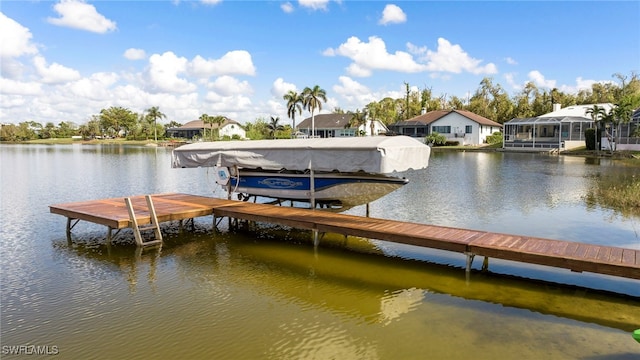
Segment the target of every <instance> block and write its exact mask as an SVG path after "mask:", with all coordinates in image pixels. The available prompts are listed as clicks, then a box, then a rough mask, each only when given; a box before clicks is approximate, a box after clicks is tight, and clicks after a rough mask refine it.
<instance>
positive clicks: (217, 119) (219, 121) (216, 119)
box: [211, 115, 227, 139]
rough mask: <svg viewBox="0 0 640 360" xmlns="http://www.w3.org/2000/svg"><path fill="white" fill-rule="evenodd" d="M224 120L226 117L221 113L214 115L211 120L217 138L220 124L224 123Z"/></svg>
mask: <svg viewBox="0 0 640 360" xmlns="http://www.w3.org/2000/svg"><path fill="white" fill-rule="evenodd" d="M226 120H227V118H226V117H224V116H222V115H216V116H214V117H213V118H212V120H211V121H213V123H214V124H216V137H217V138H218V139H220V126H222V124H224V122H225V121H226Z"/></svg>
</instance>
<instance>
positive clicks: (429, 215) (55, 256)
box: [0, 144, 640, 359]
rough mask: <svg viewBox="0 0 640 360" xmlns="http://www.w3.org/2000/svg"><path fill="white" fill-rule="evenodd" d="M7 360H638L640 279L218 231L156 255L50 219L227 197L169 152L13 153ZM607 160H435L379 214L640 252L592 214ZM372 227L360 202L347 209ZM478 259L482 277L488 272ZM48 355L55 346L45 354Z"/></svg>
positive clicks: (639, 225)
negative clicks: (172, 196)
mask: <svg viewBox="0 0 640 360" xmlns="http://www.w3.org/2000/svg"><path fill="white" fill-rule="evenodd" d="M0 171H1V174H0V180H1V182H0V196H1V197H0V201H1V206H2V213H1V220H0V222H1V229H0V251H1V253H0V265H1V268H0V270H1V274H0V286H1V299H0V300H1V303H0V306H1V319H0V320H1V332H2V333H1V339H0V340H1V344H2V349H1V350H2V354H1V355H0V356H1V357H2V358H3V359H5V358H12V356H9V355H7V352H8V351H9V348H8V346H20V345H35V346H41V347H45V346H48V347H49V348H46V349H48V350H50V352H58V357H59V358H70V359H80V358H93V359H147V358H158V359H165V358H166V359H173V358H185V359H210V358H214V359H218V358H227V359H238V358H242V359H424V358H434V359H438V358H446V359H452V358H459V359H465V358H474V359H496V358H505V359H513V358H518V359H540V358H545V359H567V358H581V359H610V358H614V359H624V358H629V359H631V358H638V356H640V344H638V343H636V342H635V341H634V340H633V339H632V338H631V335H630V332H631V331H632V330H633V329H635V328H640V282H638V281H632V280H625V279H618V278H613V277H607V276H599V275H594V274H587V273H584V274H576V273H571V272H569V271H565V270H559V269H550V268H543V267H536V266H529V265H522V264H517V263H510V262H506V261H498V260H494V259H491V261H490V267H489V269H490V272H489V273H479V272H474V273H472V274H471V277H470V278H469V279H467V278H466V277H465V273H464V270H463V267H464V262H465V259H464V257H463V256H462V255H460V254H449V253H445V252H438V251H433V250H426V249H416V248H413V247H410V246H398V245H390V244H387V243H382V242H377V241H366V240H364V239H357V238H349V239H347V240H345V239H344V238H342V237H338V236H332V235H327V236H325V238H323V240H322V243H321V246H320V247H319V248H318V249H316V250H314V248H313V246H312V245H311V244H310V238H311V236H310V234H308V233H305V232H301V231H293V230H289V229H282V228H279V227H274V226H267V225H263V226H262V227H261V228H260V229H259V230H257V231H255V230H254V231H248V230H240V231H238V232H235V233H230V232H229V231H227V229H226V228H225V226H224V222H223V225H222V226H221V229H220V230H221V231H220V232H219V233H215V232H213V231H212V229H211V218H210V217H209V218H202V219H199V220H197V221H196V222H195V229H194V230H193V231H191V232H186V233H182V234H181V233H179V231H178V228H177V225H176V224H166V225H165V226H164V227H163V231H164V232H165V245H164V246H163V247H162V249H161V250H145V251H138V250H137V249H136V247H135V246H133V245H132V244H133V238H132V236H131V234H130V233H126V234H125V237H120V238H119V239H118V240H117V241H116V243H115V244H114V246H111V247H107V246H106V245H104V237H105V233H106V230H105V228H104V227H101V226H97V225H93V224H88V223H79V224H78V225H77V226H76V227H75V228H74V230H73V234H74V235H73V241H72V242H71V243H68V241H67V238H66V235H65V230H64V228H65V223H66V219H65V218H64V217H61V216H59V215H53V214H50V213H49V209H48V206H49V205H52V204H57V203H63V202H73V201H80V200H90V199H100V198H105V197H124V196H128V195H141V194H150V193H151V194H152V193H163V192H185V193H191V194H198V195H212V194H213V195H215V196H223V193H222V192H221V191H220V189H216V187H215V185H214V181H213V175H212V174H209V172H207V170H206V169H171V168H170V150H169V149H164V148H157V149H156V148H146V147H119V146H88V145H79V144H78V145H66V146H45V145H41V146H39V145H27V146H23V145H16V146H7V145H0ZM607 174H614V175H615V176H617V177H620V178H625V177H628V176H632V175H634V174H635V175H636V176H638V175H640V169H638V168H635V169H634V168H627V167H621V166H618V165H615V164H613V163H612V162H609V161H605V160H602V161H601V162H599V163H593V161H589V160H585V159H583V158H571V157H553V156H542V155H532V154H501V153H469V152H467V153H434V154H433V156H432V160H431V166H430V167H429V168H428V169H427V170H424V171H411V172H407V173H406V174H404V175H405V176H407V177H408V178H409V179H410V180H411V182H410V184H409V185H407V186H405V187H404V188H402V189H400V190H398V191H396V192H394V193H392V194H390V195H388V196H386V197H384V198H383V199H380V200H378V201H376V202H375V203H372V204H371V207H370V211H371V216H375V217H385V218H392V219H399V220H406V221H415V222H423V223H433V224H437V225H447V226H458V227H465V228H472V229H479V230H490V231H497V232H506V233H516V234H525V235H532V236H541V237H548V238H557V239H565V240H574V241H582V242H589V243H599V244H611V245H616V246H623V247H631V248H640V218H638V217H630V216H624V215H621V214H619V213H617V212H615V211H613V210H609V209H603V208H601V207H599V206H596V205H588V204H587V202H586V201H585V196H586V194H587V193H588V191H589V189H590V188H592V187H593V186H597V185H598V183H599V181H600V179H601V178H602V177H603V176H605V175H607ZM349 213H352V214H357V215H363V214H364V213H365V209H364V207H357V208H353V209H351V210H349ZM480 265H481V259H476V263H474V269H479V267H480ZM46 349H45V350H46Z"/></svg>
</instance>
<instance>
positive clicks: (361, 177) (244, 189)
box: [172, 136, 431, 208]
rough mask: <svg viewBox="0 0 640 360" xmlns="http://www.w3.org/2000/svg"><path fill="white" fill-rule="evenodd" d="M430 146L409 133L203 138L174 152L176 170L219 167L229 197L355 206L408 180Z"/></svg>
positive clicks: (218, 176) (217, 172) (219, 177)
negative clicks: (320, 136) (326, 136)
mask: <svg viewBox="0 0 640 360" xmlns="http://www.w3.org/2000/svg"><path fill="white" fill-rule="evenodd" d="M430 153H431V148H430V147H429V146H427V145H425V144H424V143H422V142H421V141H419V140H417V139H414V138H411V137H408V136H371V137H344V138H313V139H281V140H252V141H242V140H235V141H219V142H201V143H193V144H187V145H183V146H180V147H178V148H176V149H174V150H173V152H172V167H173V168H194V167H214V168H215V172H214V173H215V176H216V182H217V183H218V184H220V185H223V186H226V188H227V192H228V194H229V196H231V195H230V194H232V193H237V194H238V198H239V199H241V200H247V199H249V198H250V197H258V196H260V197H265V198H271V199H275V200H277V201H281V200H290V201H301V202H310V203H311V206H312V207H315V206H316V205H317V204H319V205H321V206H322V205H327V206H337V207H343V208H348V207H353V206H356V205H361V204H366V203H369V202H372V201H374V200H376V199H378V198H380V197H382V196H384V195H386V194H388V193H390V192H391V191H394V190H396V189H398V188H400V187H402V186H403V185H405V184H407V183H408V179H406V178H404V177H400V176H399V175H398V173H400V172H404V171H406V170H410V169H414V170H418V169H423V168H426V167H427V166H428V164H429V157H430Z"/></svg>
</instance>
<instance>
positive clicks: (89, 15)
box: [47, 0, 116, 34]
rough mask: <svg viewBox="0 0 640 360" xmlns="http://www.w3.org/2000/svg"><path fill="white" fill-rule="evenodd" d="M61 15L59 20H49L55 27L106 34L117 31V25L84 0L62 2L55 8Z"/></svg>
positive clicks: (65, 0)
mask: <svg viewBox="0 0 640 360" xmlns="http://www.w3.org/2000/svg"><path fill="white" fill-rule="evenodd" d="M53 9H54V10H55V11H56V12H57V13H58V15H60V17H58V18H48V19H47V21H49V23H51V24H53V25H58V26H65V27H70V28H74V29H80V30H86V31H91V32H95V33H99V34H104V33H106V32H109V31H114V30H116V23H115V22H113V21H111V20H109V19H107V18H106V17H104V16H103V15H101V14H100V13H98V11H97V10H96V8H95V7H94V6H93V5H90V4H87V3H85V2H84V1H82V0H62V1H60V2H59V3H57V4H55V5H54V6H53Z"/></svg>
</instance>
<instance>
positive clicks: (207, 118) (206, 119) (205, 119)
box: [198, 114, 213, 139]
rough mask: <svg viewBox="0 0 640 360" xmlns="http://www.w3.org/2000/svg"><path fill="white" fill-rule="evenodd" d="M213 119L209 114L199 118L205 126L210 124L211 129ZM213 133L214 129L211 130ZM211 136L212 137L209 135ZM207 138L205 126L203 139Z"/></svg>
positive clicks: (204, 127)
mask: <svg viewBox="0 0 640 360" xmlns="http://www.w3.org/2000/svg"><path fill="white" fill-rule="evenodd" d="M212 119H213V118H212V117H211V116H209V115H207V114H202V115H200V117H199V118H198V120H200V121H202V122H203V123H204V124H205V125H206V124H209V127H210V128H211V123H212ZM211 133H213V129H211ZM209 136H211V135H209ZM206 137H207V127H206V126H203V127H202V138H203V139H205V138H206Z"/></svg>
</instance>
